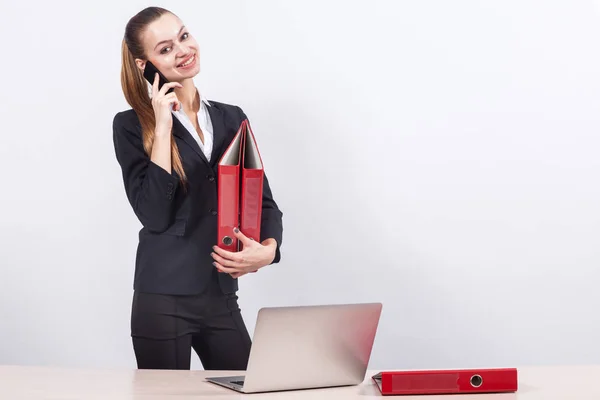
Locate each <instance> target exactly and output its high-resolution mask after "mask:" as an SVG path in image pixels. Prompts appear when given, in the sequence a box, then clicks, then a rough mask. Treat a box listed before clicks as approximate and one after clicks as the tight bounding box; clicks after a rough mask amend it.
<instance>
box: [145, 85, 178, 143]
mask: <svg viewBox="0 0 600 400" xmlns="http://www.w3.org/2000/svg"><path fill="white" fill-rule="evenodd" d="M175 87H180V88H182V87H183V85H181V84H180V83H178V82H169V83H165V84H164V85H163V86H162V88H160V90H158V74H156V75H155V77H154V83H153V84H152V108H154V118H155V120H156V128H155V135H157V136H168V135H170V134H171V128H172V126H173V117H172V115H171V110H175V111H177V110H179V107H180V106H179V100H178V99H177V95H176V94H175V92H171V93H169V94H165V93H166V92H167V90H169V89H170V88H175Z"/></svg>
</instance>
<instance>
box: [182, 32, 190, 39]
mask: <svg viewBox="0 0 600 400" xmlns="http://www.w3.org/2000/svg"><path fill="white" fill-rule="evenodd" d="M189 36H190V34H189V33H187V32H186V33H184V34H183V35H181V40H185V39H187V38H188V37H189Z"/></svg>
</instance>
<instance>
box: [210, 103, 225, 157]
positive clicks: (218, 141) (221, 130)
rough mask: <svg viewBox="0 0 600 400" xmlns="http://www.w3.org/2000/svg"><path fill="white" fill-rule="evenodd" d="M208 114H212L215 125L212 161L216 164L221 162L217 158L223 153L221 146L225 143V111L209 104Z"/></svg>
mask: <svg viewBox="0 0 600 400" xmlns="http://www.w3.org/2000/svg"><path fill="white" fill-rule="evenodd" d="M208 114H209V115H210V121H211V123H212V127H213V149H212V153H211V156H210V163H211V164H212V165H215V164H217V163H218V162H219V160H218V159H217V158H218V156H219V155H220V154H221V148H222V147H223V144H224V143H225V137H226V131H225V119H224V118H223V113H222V112H221V111H220V110H218V109H217V108H216V107H215V106H214V105H211V106H208Z"/></svg>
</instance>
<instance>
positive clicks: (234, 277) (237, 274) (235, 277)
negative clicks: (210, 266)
mask: <svg viewBox="0 0 600 400" xmlns="http://www.w3.org/2000/svg"><path fill="white" fill-rule="evenodd" d="M246 274H247V272H234V273H232V274H229V275H230V276H231V277H232V278H233V279H237V278H239V277H240V276H244V275H246Z"/></svg>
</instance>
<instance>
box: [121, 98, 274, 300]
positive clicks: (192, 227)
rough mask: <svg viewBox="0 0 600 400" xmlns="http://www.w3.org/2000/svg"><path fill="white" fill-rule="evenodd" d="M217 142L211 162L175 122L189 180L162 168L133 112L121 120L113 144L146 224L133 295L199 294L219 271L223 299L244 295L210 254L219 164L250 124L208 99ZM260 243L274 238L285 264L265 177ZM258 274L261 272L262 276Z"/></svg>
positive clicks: (234, 109) (128, 190) (132, 198)
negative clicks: (150, 153) (228, 295)
mask: <svg viewBox="0 0 600 400" xmlns="http://www.w3.org/2000/svg"><path fill="white" fill-rule="evenodd" d="M210 104H211V105H210V106H208V111H209V114H210V117H211V120H212V125H213V132H214V141H213V151H212V155H211V161H210V162H208V160H207V158H206V157H205V156H204V154H203V153H202V151H201V149H200V147H199V146H198V143H197V142H196V141H195V140H194V138H193V137H192V136H191V134H190V132H189V131H188V130H187V129H186V128H185V127H184V126H183V125H182V124H181V122H180V121H179V120H178V119H177V118H175V117H174V116H173V128H174V129H173V136H174V138H175V141H176V143H177V145H178V148H179V153H180V155H181V159H182V164H183V168H184V170H185V172H186V176H187V179H188V182H187V187H186V189H187V192H184V191H183V188H182V186H181V183H180V181H179V177H178V175H177V174H176V173H175V171H174V170H173V171H172V173H171V174H169V173H168V172H167V171H165V170H164V169H162V168H161V167H159V166H158V165H156V164H155V163H154V162H152V161H151V160H150V157H149V156H147V155H146V153H145V152H144V148H143V144H142V135H141V125H140V123H139V119H138V117H137V114H136V113H135V111H134V110H133V109H130V110H127V111H122V112H119V113H117V114H116V116H115V117H114V120H113V142H114V147H115V153H116V157H117V161H118V162H119V165H120V166H121V170H122V174H123V182H124V185H125V192H126V194H127V199H128V200H129V203H130V204H131V207H133V211H134V212H135V214H136V216H137V218H138V219H139V221H140V222H141V223H142V229H141V230H140V232H139V244H138V248H137V254H136V261H135V275H134V285H133V286H134V289H135V290H139V291H143V292H153V293H163V294H196V293H199V292H200V291H202V290H203V289H204V288H205V285H207V284H208V283H209V282H210V280H211V274H213V273H216V274H217V276H218V277H219V278H218V279H219V283H220V286H221V288H222V289H223V291H224V292H225V293H233V292H235V291H237V290H238V283H237V279H233V278H232V277H231V276H230V275H229V274H226V273H219V272H218V271H216V268H215V266H214V265H213V264H212V262H213V261H214V260H213V258H212V257H211V255H210V253H211V252H212V246H213V245H215V244H216V243H217V184H218V182H217V179H218V174H217V163H218V162H219V159H220V158H221V156H222V154H223V152H224V151H225V150H226V148H227V146H228V145H229V143H230V142H231V140H232V139H233V137H234V135H235V133H236V132H237V130H238V128H239V126H240V124H241V122H242V121H243V120H244V119H245V118H246V115H245V114H244V112H243V111H242V110H241V109H240V108H239V107H237V106H234V105H228V104H223V103H219V102H215V101H210ZM263 188H264V189H263V209H262V224H261V239H260V240H261V241H262V240H265V239H267V238H274V239H275V240H276V241H277V251H276V255H275V259H274V260H273V263H277V262H279V260H280V258H281V253H280V246H281V242H282V234H283V225H282V216H283V214H282V212H281V211H280V210H279V208H278V206H277V204H276V203H275V200H274V199H273V195H272V193H271V188H270V187H269V182H268V179H267V177H266V174H265V178H264V184H263ZM259 273H260V272H259Z"/></svg>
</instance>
